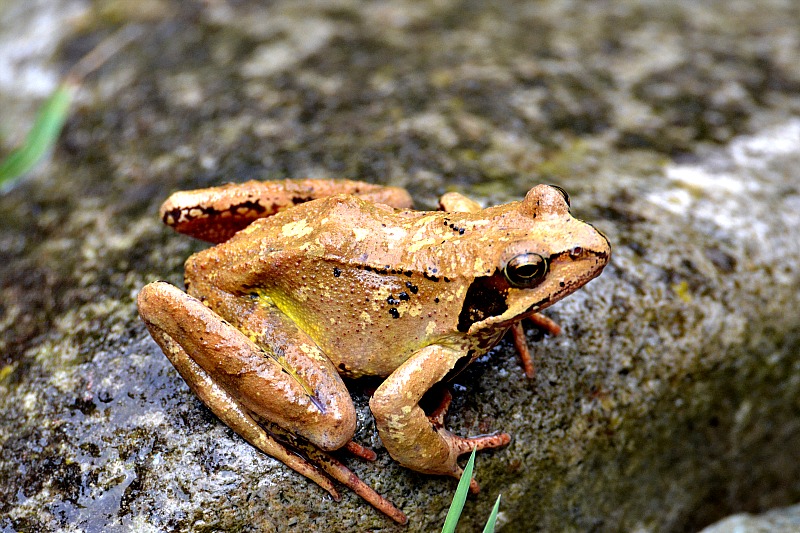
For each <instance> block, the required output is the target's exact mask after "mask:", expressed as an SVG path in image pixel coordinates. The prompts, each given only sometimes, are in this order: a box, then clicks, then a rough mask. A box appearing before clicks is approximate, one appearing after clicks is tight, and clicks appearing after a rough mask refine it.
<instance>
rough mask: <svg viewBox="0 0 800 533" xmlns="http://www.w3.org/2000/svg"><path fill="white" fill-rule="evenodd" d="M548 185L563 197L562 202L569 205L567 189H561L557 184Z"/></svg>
mask: <svg viewBox="0 0 800 533" xmlns="http://www.w3.org/2000/svg"><path fill="white" fill-rule="evenodd" d="M550 186H551V187H552V188H554V189H555V190H557V191H558V192H560V193H561V196H563V197H564V202H565V203H566V204H567V207H570V205H569V194H567V191H565V190H564V189H562V188H561V187H559V186H558V185H550Z"/></svg>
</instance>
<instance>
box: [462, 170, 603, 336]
mask: <svg viewBox="0 0 800 533" xmlns="http://www.w3.org/2000/svg"><path fill="white" fill-rule="evenodd" d="M505 207H508V208H509V209H506V210H505V211H502V212H501V213H500V218H501V219H502V221H501V222H499V223H498V224H497V227H502V230H503V233H502V234H499V235H498V238H497V239H496V240H495V241H494V243H493V244H492V246H491V249H492V253H491V254H490V255H491V256H492V257H491V261H492V262H493V263H494V265H495V269H494V271H493V272H491V273H490V274H489V275H484V276H478V277H476V278H475V279H474V280H473V282H472V283H471V284H470V286H469V288H468V290H467V293H466V296H465V298H464V303H463V306H462V309H461V312H460V314H459V322H458V329H459V330H460V331H463V332H467V334H469V335H472V334H475V333H477V332H478V331H481V330H485V329H487V328H493V327H503V326H505V325H508V324H510V323H511V322H513V321H516V320H518V319H520V318H524V317H526V316H530V315H532V314H534V313H536V312H538V311H541V310H542V309H544V308H546V307H548V306H550V305H552V304H553V303H555V302H557V301H558V300H560V299H561V298H563V297H564V296H567V295H568V294H571V293H573V292H575V291H576V290H578V289H579V288H580V287H582V286H583V285H585V284H586V283H588V282H589V281H590V280H592V279H594V278H595V277H597V276H598V275H599V274H600V272H601V271H602V270H603V267H605V265H606V264H607V263H608V260H609V256H610V254H611V247H610V245H609V243H608V239H606V237H605V236H604V235H603V234H602V233H600V232H599V231H597V230H596V229H595V228H593V227H592V226H591V225H589V224H587V223H585V222H582V221H580V220H578V219H576V218H573V217H572V216H571V215H570V213H569V197H568V196H567V194H566V192H564V191H563V190H562V189H560V188H558V187H553V186H550V185H538V186H536V187H534V188H533V189H531V190H530V191H529V192H528V194H527V195H526V196H525V199H524V200H523V201H522V202H519V203H517V204H511V206H505Z"/></svg>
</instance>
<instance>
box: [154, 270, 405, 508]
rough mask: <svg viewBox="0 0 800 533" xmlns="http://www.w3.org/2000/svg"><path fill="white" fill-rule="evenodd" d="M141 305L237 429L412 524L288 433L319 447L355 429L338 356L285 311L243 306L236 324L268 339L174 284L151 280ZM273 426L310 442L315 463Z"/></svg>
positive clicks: (186, 372) (343, 440)
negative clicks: (332, 359) (337, 367)
mask: <svg viewBox="0 0 800 533" xmlns="http://www.w3.org/2000/svg"><path fill="white" fill-rule="evenodd" d="M231 301H232V302H235V301H236V299H235V298H233V297H231ZM138 305H139V313H140V314H141V316H142V319H143V320H144V322H145V324H146V325H147V328H148V329H149V330H150V333H151V335H152V336H153V338H154V339H155V340H156V342H157V343H158V344H159V345H160V346H161V349H162V350H163V351H164V354H165V355H166V356H167V357H168V358H169V360H170V361H171V362H172V363H173V365H174V366H175V368H176V369H177V370H178V372H179V373H180V374H181V377H183V379H184V380H185V381H186V383H187V384H188V385H189V386H190V388H191V389H192V390H193V391H194V392H195V393H196V394H197V396H198V397H199V398H200V399H201V400H202V401H203V403H204V404H206V406H208V408H209V409H211V410H212V411H213V412H214V414H215V415H217V416H218V417H219V418H220V419H221V420H222V421H223V422H224V423H225V424H227V425H228V426H229V427H230V428H231V429H233V430H234V431H235V432H236V433H238V434H239V435H241V436H242V437H243V438H244V439H246V440H247V441H248V442H250V443H251V444H253V445H254V446H256V447H257V448H258V449H260V450H261V451H263V452H264V453H266V454H268V455H270V456H272V457H275V458H276V459H278V460H280V461H281V462H283V463H284V464H286V465H287V466H289V467H290V468H292V469H293V470H295V471H296V472H298V473H300V474H302V475H304V476H306V477H307V478H309V479H311V480H312V481H314V482H315V483H317V484H318V485H319V486H320V487H322V488H323V489H325V490H327V491H328V492H329V493H331V495H332V496H333V497H334V498H335V499H337V500H338V499H339V495H338V493H337V491H336V489H335V488H334V487H333V485H332V483H331V481H330V480H329V479H328V478H326V477H325V476H324V475H323V474H322V473H321V472H319V471H318V470H317V469H316V468H315V466H316V467H319V468H321V469H322V470H324V471H325V472H327V473H328V474H329V475H331V476H332V477H334V478H335V479H337V480H339V481H340V482H342V483H343V484H345V485H346V486H348V487H350V488H351V489H352V490H354V491H355V492H356V493H358V494H359V495H360V496H362V497H363V498H364V499H365V500H367V501H368V502H369V503H371V504H372V505H374V506H375V507H376V508H378V509H379V510H381V511H383V512H384V513H386V514H387V515H389V516H390V517H391V518H393V519H394V520H396V521H398V522H400V523H405V521H406V518H405V516H404V515H403V514H402V513H401V512H400V511H399V510H397V509H396V508H395V507H394V506H393V505H392V504H391V503H390V502H389V501H388V500H386V499H384V498H383V497H382V496H380V495H379V494H377V493H376V492H375V491H373V490H372V489H371V488H370V487H368V486H367V485H366V484H364V483H363V482H362V481H361V480H359V479H358V478H357V477H356V476H355V475H354V474H353V473H352V472H350V471H349V470H348V469H347V468H346V467H344V465H342V464H341V463H339V462H338V461H336V460H335V459H334V458H332V457H330V456H329V455H327V454H325V453H323V452H322V451H321V450H319V449H317V448H315V447H314V446H312V444H309V443H305V442H303V441H299V440H297V439H296V438H292V439H289V438H286V437H288V436H293V435H301V436H303V437H304V438H306V439H308V440H309V441H310V442H311V443H313V445H316V446H318V447H319V448H324V449H328V450H332V449H337V448H340V447H342V446H345V445H346V444H347V442H348V441H350V439H351V438H352V436H353V433H354V431H355V411H354V407H353V404H352V401H351V400H350V396H349V393H348V391H347V389H346V388H345V386H344V384H343V383H342V381H341V378H340V377H339V376H338V374H337V373H336V371H335V369H334V368H333V365H332V364H331V363H330V361H328V360H327V358H325V356H324V354H322V353H321V352H320V351H319V348H318V347H316V345H314V346H312V345H311V344H313V343H312V342H311V341H310V339H307V337H306V336H305V334H304V333H303V332H302V331H300V330H298V329H297V328H296V327H294V326H293V324H291V323H290V322H289V321H288V319H286V318H285V317H283V316H282V314H280V313H279V312H276V311H275V310H272V309H269V308H265V307H262V306H258V305H256V304H255V303H253V304H252V305H251V306H250V308H249V309H246V308H244V307H240V308H239V310H240V311H242V315H241V316H240V317H239V318H240V320H241V321H242V323H240V324H238V326H239V327H243V328H245V330H246V325H247V324H250V325H253V326H258V327H261V328H262V330H261V331H262V335H265V336H270V335H271V337H272V340H273V341H275V342H276V344H273V345H270V344H268V343H266V342H264V341H265V338H261V339H259V338H258V336H256V335H252V338H251V336H249V335H245V334H243V333H242V331H240V330H239V329H237V328H236V327H234V326H233V325H231V324H230V323H229V322H227V321H225V320H223V318H222V317H220V316H219V315H218V314H217V313H215V312H214V311H212V310H211V309H209V308H208V307H206V306H205V305H203V303H201V302H200V300H198V299H197V298H194V297H193V296H190V295H188V294H186V293H184V292H183V291H181V290H179V289H177V288H176V287H173V286H172V285H170V284H168V283H164V282H156V283H151V284H150V285H147V286H146V287H144V288H143V289H142V290H141V292H140V293H139V298H138ZM243 305H245V304H243ZM259 341H260V342H259ZM258 421H264V422H268V423H269V424H270V426H271V427H272V428H273V430H272V431H271V432H267V431H265V430H264V428H263V427H261V425H260V424H259V423H258ZM279 428H282V430H283V431H280V430H279ZM273 434H278V435H281V438H282V439H283V440H284V441H286V442H289V443H291V445H292V447H293V448H294V449H300V450H302V451H303V452H304V453H305V455H306V456H307V457H308V458H309V460H310V461H311V463H309V462H307V461H305V460H304V459H302V458H300V457H298V456H297V455H296V454H295V453H294V452H293V450H290V449H289V448H287V447H286V446H284V445H283V444H282V443H281V442H279V441H278V440H276V439H275V438H274V437H273ZM312 463H313V464H312Z"/></svg>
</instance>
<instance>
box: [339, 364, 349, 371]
mask: <svg viewBox="0 0 800 533" xmlns="http://www.w3.org/2000/svg"><path fill="white" fill-rule="evenodd" d="M339 370H347V366H346V365H345V364H344V363H339Z"/></svg>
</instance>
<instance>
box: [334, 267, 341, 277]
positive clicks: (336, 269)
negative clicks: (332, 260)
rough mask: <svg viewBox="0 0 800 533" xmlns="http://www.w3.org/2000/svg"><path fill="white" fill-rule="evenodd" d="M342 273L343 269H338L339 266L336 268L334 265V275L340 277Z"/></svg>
mask: <svg viewBox="0 0 800 533" xmlns="http://www.w3.org/2000/svg"><path fill="white" fill-rule="evenodd" d="M341 275H342V271H341V270H339V269H338V268H336V267H333V277H334V278H338V277H339V276H341Z"/></svg>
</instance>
